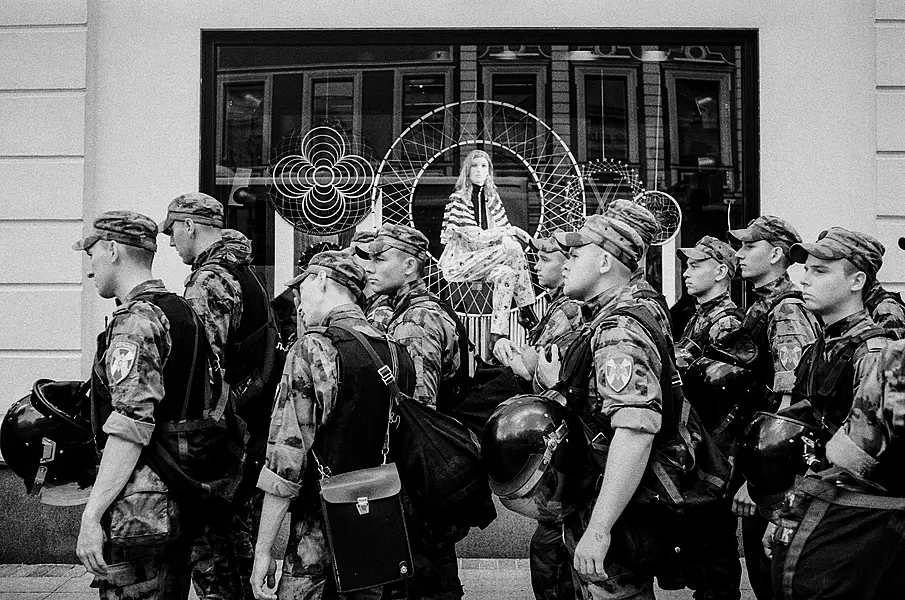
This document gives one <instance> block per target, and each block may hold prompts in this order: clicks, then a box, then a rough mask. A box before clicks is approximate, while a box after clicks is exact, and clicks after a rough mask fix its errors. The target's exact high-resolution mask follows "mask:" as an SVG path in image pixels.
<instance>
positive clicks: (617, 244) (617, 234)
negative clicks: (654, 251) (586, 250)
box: [553, 215, 644, 271]
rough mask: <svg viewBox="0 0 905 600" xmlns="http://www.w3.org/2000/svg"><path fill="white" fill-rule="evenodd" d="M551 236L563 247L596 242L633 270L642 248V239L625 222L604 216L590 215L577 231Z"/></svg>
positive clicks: (636, 265) (635, 267) (636, 266)
mask: <svg viewBox="0 0 905 600" xmlns="http://www.w3.org/2000/svg"><path fill="white" fill-rule="evenodd" d="M553 238H554V239H555V240H556V241H557V242H558V243H559V245H561V246H563V247H564V248H571V247H574V246H586V245H588V244H596V245H598V246H600V247H601V248H603V249H604V250H606V251H607V252H609V253H610V254H612V255H613V257H614V258H615V259H616V260H618V261H619V262H621V263H622V264H624V265H625V266H626V267H628V268H629V269H631V270H632V271H634V270H635V269H637V268H638V261H639V260H640V259H641V254H642V253H643V250H644V241H642V239H641V236H640V235H638V232H636V231H635V230H634V229H633V228H632V227H630V226H629V225H627V224H626V223H624V222H622V221H619V220H617V219H613V218H610V217H605V216H603V215H591V216H590V217H588V218H587V219H586V220H585V222H584V225H582V227H581V229H579V230H578V231H569V232H566V233H562V232H560V233H554V234H553Z"/></svg>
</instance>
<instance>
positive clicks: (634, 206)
mask: <svg viewBox="0 0 905 600" xmlns="http://www.w3.org/2000/svg"><path fill="white" fill-rule="evenodd" d="M603 214H604V216H607V217H610V218H612V219H616V220H617V221H622V222H623V223H625V224H626V225H628V226H629V227H631V228H632V229H634V230H635V231H636V232H637V233H638V235H639V236H641V240H642V241H643V242H644V247H645V248H646V247H647V246H650V243H651V242H652V241H653V239H654V236H655V235H657V232H658V231H660V223H659V222H658V221H657V218H656V217H655V216H654V213H652V212H651V211H649V210H647V209H646V208H644V207H643V206H641V205H640V204H638V203H637V202H632V201H631V200H622V199H619V200H613V202H611V203H610V205H609V206H607V208H606V211H604V213H603Z"/></svg>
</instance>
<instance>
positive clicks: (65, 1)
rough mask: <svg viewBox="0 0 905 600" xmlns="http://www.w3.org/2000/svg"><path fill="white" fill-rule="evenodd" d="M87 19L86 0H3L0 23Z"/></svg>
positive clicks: (0, 5) (61, 21) (45, 22)
mask: <svg viewBox="0 0 905 600" xmlns="http://www.w3.org/2000/svg"><path fill="white" fill-rule="evenodd" d="M87 21H88V0H3V2H0V25H61V24H64V25H72V24H79V23H86V22H87Z"/></svg>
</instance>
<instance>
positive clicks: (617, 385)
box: [604, 356, 635, 393]
mask: <svg viewBox="0 0 905 600" xmlns="http://www.w3.org/2000/svg"><path fill="white" fill-rule="evenodd" d="M634 366H635V361H634V360H632V358H631V357H630V356H618V357H615V358H608V359H607V360H606V362H605V363H604V369H605V372H604V375H605V377H606V384H607V385H608V386H610V388H612V390H613V391H614V392H616V393H618V392H621V391H622V390H624V389H625V386H627V385H628V382H629V381H631V380H632V371H633V369H634Z"/></svg>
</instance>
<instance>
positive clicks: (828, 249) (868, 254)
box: [789, 227, 886, 277]
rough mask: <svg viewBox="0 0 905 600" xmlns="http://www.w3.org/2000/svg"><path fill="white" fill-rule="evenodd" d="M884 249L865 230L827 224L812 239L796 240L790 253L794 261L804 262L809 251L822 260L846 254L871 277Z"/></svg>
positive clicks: (839, 257) (878, 268)
mask: <svg viewBox="0 0 905 600" xmlns="http://www.w3.org/2000/svg"><path fill="white" fill-rule="evenodd" d="M885 252H886V248H884V247H883V244H881V243H880V242H879V241H877V240H876V239H875V238H873V237H872V236H869V235H867V234H866V233H861V232H858V231H849V230H848V229H843V228H842V227H830V228H829V229H827V230H826V231H823V232H821V234H820V235H819V236H817V241H816V242H814V243H800V244H795V245H794V246H792V250H791V251H790V252H789V254H790V256H791V257H792V260H793V261H794V262H797V263H803V262H805V261H806V260H807V259H808V255H809V254H810V255H812V256H815V257H817V258H819V259H822V260H840V259H843V258H847V259H848V260H849V262H851V263H852V264H853V265H855V267H856V268H857V269H858V270H860V271H864V272H865V273H867V274H868V275H870V276H871V277H874V276H876V275H877V271H879V270H880V267H881V266H882V265H883V254H884V253H885Z"/></svg>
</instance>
